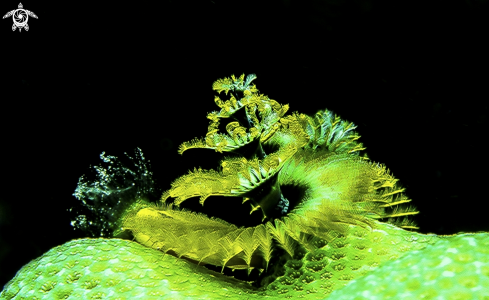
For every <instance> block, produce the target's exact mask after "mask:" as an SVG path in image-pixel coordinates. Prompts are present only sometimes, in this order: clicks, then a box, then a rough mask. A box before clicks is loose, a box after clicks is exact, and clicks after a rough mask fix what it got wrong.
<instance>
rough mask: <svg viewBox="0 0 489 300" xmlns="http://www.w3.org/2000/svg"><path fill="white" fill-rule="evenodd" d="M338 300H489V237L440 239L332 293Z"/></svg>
mask: <svg viewBox="0 0 489 300" xmlns="http://www.w3.org/2000/svg"><path fill="white" fill-rule="evenodd" d="M331 299H335V300H342V299H348V300H380V299H444V300H469V299H486V300H487V299H489V234H487V233H479V234H460V235H457V236H453V237H444V238H441V240H440V241H438V242H437V243H436V244H434V245H433V246H430V247H427V248H426V249H424V250H421V251H413V252H410V253H408V254H406V255H405V256H403V257H402V258H400V259H398V260H394V261H390V262H388V263H385V264H384V265H382V266H381V267H380V268H378V269H376V270H374V271H372V272H371V273H369V274H368V275H366V276H364V277H361V278H358V279H357V280H354V281H352V282H351V283H350V284H349V285H348V286H346V287H345V288H343V289H340V290H338V291H335V292H333V293H332V294H331Z"/></svg>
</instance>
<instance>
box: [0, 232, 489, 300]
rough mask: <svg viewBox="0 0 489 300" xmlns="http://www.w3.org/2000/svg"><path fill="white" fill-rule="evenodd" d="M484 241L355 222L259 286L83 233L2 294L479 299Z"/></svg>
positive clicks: (488, 242)
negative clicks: (370, 227) (372, 227)
mask: <svg viewBox="0 0 489 300" xmlns="http://www.w3.org/2000/svg"><path fill="white" fill-rule="evenodd" d="M488 249H489V234H487V233H480V234H461V235H457V236H449V237H438V236H436V235H423V234H418V233H413V232H408V231H405V230H402V229H399V228H397V227H395V226H392V225H388V224H385V225H383V227H382V229H381V230H374V231H369V230H365V229H363V228H361V227H357V228H354V229H352V232H351V234H350V235H348V236H344V237H340V238H338V239H337V240H335V241H334V242H333V243H330V244H328V245H326V246H324V247H322V248H319V249H317V250H316V251H313V252H310V253H307V255H305V256H304V257H303V258H302V259H299V260H289V261H287V262H286V263H285V265H284V269H285V274H284V275H283V276H280V277H278V278H277V279H276V280H275V281H274V282H273V283H272V284H270V285H269V286H268V288H267V289H257V288H254V287H253V286H251V285H250V283H248V282H244V281H241V280H237V279H234V278H232V277H228V276H225V275H223V274H220V273H217V272H214V271H211V270H208V269H206V268H205V267H202V266H197V265H195V264H192V263H189V262H187V261H185V260H182V259H177V258H175V257H173V256H170V255H165V254H163V253H161V252H160V251H157V250H153V249H150V248H147V247H144V246H142V245H140V244H138V243H135V242H131V241H128V240H121V239H101V238H99V239H81V240H74V241H70V242H68V243H66V244H64V245H61V246H59V247H56V248H53V249H51V250H50V251H48V252H47V253H46V254H44V255H43V256H41V257H40V258H38V259H36V260H33V261H32V262H30V263H29V264H27V265H26V266H24V267H23V268H22V269H21V270H20V271H19V272H18V273H17V275H16V276H15V277H14V278H13V279H12V280H11V281H10V282H9V283H8V284H7V285H6V287H5V289H4V290H3V291H2V293H1V294H0V299H2V300H10V299H283V298H294V299H295V298H298V297H303V298H305V299H358V300H359V299H401V298H402V299H487V297H489V294H488V293H489V292H488V291H489V250H488ZM401 256H402V257H401ZM378 266H380V267H378ZM377 267H378V268H377ZM354 278H358V279H356V280H352V281H351V282H350V284H348V285H347V286H346V287H344V288H343V289H341V287H342V286H344V285H346V284H347V283H348V281H350V280H351V279H354ZM334 290H337V291H336V292H333V293H332V294H331V295H330V296H328V295H329V294H330V293H331V292H332V291H334ZM409 297H411V298H409ZM437 297H438V298H437ZM440 297H441V298H440ZM484 297H486V298H484Z"/></svg>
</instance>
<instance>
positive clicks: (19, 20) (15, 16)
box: [3, 3, 37, 32]
mask: <svg viewBox="0 0 489 300" xmlns="http://www.w3.org/2000/svg"><path fill="white" fill-rule="evenodd" d="M10 16H12V20H14V25H12V31H15V29H16V28H19V32H21V31H22V28H24V29H25V31H29V25H27V20H29V16H31V17H33V18H36V19H37V16H36V14H34V13H33V12H32V11H30V10H27V9H24V8H23V6H22V3H19V8H18V9H14V10H12V11H9V12H8V13H6V14H5V16H3V18H4V19H5V18H8V17H10Z"/></svg>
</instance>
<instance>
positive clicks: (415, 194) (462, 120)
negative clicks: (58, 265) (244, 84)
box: [0, 0, 489, 286]
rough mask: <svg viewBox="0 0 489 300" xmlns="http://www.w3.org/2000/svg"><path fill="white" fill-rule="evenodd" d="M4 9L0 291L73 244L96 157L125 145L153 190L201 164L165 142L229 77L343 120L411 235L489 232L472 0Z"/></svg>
mask: <svg viewBox="0 0 489 300" xmlns="http://www.w3.org/2000/svg"><path fill="white" fill-rule="evenodd" d="M22 4H23V5H24V8H25V9H28V10H31V11H32V12H34V13H35V14H36V15H37V16H38V17H39V19H34V18H29V22H28V24H29V26H30V29H29V31H28V32H25V31H24V30H22V32H19V31H18V29H17V30H16V31H15V32H12V30H11V26H12V20H11V18H8V19H3V20H1V23H0V25H1V26H0V51H1V56H0V57H1V59H2V61H1V69H0V71H1V76H2V78H1V81H0V85H1V86H0V90H1V94H0V99H1V101H0V107H1V109H0V114H1V117H0V120H1V121H0V122H1V123H0V125H1V127H0V128H1V132H2V134H1V151H2V155H1V162H2V164H1V166H2V168H1V170H2V175H3V176H2V181H1V191H2V193H0V197H1V198H0V286H2V285H3V284H5V283H6V282H7V281H8V280H10V279H11V278H12V277H13V276H14V275H15V272H16V271H17V270H19V269H20V268H21V267H22V266H23V265H24V264H26V263H27V262H29V261H30V260H32V259H34V258H36V257H39V256H40V255H42V254H43V253H44V252H46V251H47V250H49V249H50V248H52V247H54V246H57V245H60V244H63V243H65V242H67V241H69V240H71V239H74V238H81V237H83V233H81V232H79V231H74V230H73V229H72V227H71V226H70V217H71V215H70V214H69V213H68V212H67V209H69V208H70V207H73V205H75V203H76V199H75V198H74V197H73V196H72V193H73V191H74V189H75V187H76V184H77V181H78V178H79V176H81V175H82V174H84V173H86V172H87V171H88V167H89V165H90V164H98V163H99V154H100V153H101V152H102V151H106V153H108V154H112V155H116V156H119V155H121V154H122V153H123V152H125V151H127V152H132V151H133V149H134V148H135V147H137V146H138V147H141V148H142V150H143V152H144V153H145V156H146V158H148V159H150V160H151V163H152V166H153V171H154V173H155V177H156V179H157V180H158V182H159V183H160V184H161V187H162V188H163V189H167V188H169V186H170V182H171V181H172V180H174V179H175V178H176V177H178V176H180V175H183V174H184V173H186V172H187V170H188V169H190V168H193V167H194V166H196V167H198V166H201V167H203V168H214V167H216V166H217V160H215V159H217V157H218V156H216V155H215V153H209V152H206V151H205V150H194V151H188V152H186V153H185V154H184V155H183V156H180V155H178V154H177V147H178V145H180V144H181V143H182V142H184V141H188V140H190V139H192V138H194V137H201V136H204V135H205V133H206V132H207V124H208V120H207V119H206V118H205V116H206V114H207V113H208V112H210V111H213V110H217V106H215V104H214V102H213V99H214V93H213V91H212V89H211V86H212V83H213V81H215V80H216V79H218V78H222V77H226V76H230V75H231V74H235V75H241V74H242V73H245V74H249V73H256V74H257V76H258V79H257V80H255V83H256V84H257V87H258V89H259V90H260V92H262V93H264V94H266V95H268V96H269V97H270V98H272V99H275V100H277V101H279V102H280V103H289V104H290V111H300V112H304V113H308V114H312V113H314V112H316V111H317V110H319V109H324V108H328V109H330V110H333V111H334V112H335V113H337V114H339V115H340V116H341V117H342V118H344V119H347V120H349V121H352V122H354V123H355V124H357V125H358V132H359V133H360V135H361V136H362V138H361V140H362V141H363V143H364V145H365V146H366V147H367V153H368V154H369V156H370V158H371V159H372V160H373V161H376V162H380V163H384V164H385V165H386V166H387V167H388V168H389V169H390V170H391V171H392V172H393V174H394V175H395V176H396V177H397V178H399V179H400V182H401V183H402V184H403V185H404V186H405V187H407V194H408V196H409V197H411V198H412V199H413V200H414V201H413V203H414V204H415V205H416V206H417V207H418V209H419V210H420V211H421V213H420V214H419V216H418V217H417V218H416V220H417V221H418V224H419V225H420V227H421V230H420V231H421V232H423V233H428V232H433V233H437V234H454V233H457V232H461V231H466V232H467V231H468V232H473V231H482V230H485V231H488V230H489V221H488V218H487V207H486V206H487V202H488V197H487V186H488V184H487V178H488V176H487V171H488V167H489V166H488V162H487V154H486V153H487V151H488V147H487V145H486V143H487V142H486V140H487V133H488V131H487V129H488V128H487V127H488V126H487V124H488V119H487V116H488V100H489V92H488V89H489V88H488V79H489V76H488V70H489V68H488V67H489V63H488V58H487V57H488V55H487V53H489V51H488V50H489V47H488V46H487V45H488V43H487V40H488V35H489V30H488V29H489V26H488V22H489V21H488V20H489V9H488V6H489V3H488V1H482V0H479V1H477V0H466V1H463V0H448V1H447V0H444V1H433V0H428V1H427V0H423V1H421V0H414V1H392V0H385V1H384V0H357V1H342V0H336V1H319V0H317V1H312V0H302V1H298V0H288V1H271V0H262V1H239V2H237V1H219V0H213V1H206V0H201V1H171V2H170V1H155V2H151V1H131V2H129V1H126V2H104V3H103V4H102V3H101V1H96V2H95V1H81V2H63V3H61V2H41V1H27V2H26V1H24V2H23V3H22ZM17 5H18V2H16V1H2V4H1V6H0V13H1V14H2V15H3V14H5V13H7V12H8V11H10V10H12V9H16V8H17ZM208 151H210V150H208ZM210 152H212V151H210Z"/></svg>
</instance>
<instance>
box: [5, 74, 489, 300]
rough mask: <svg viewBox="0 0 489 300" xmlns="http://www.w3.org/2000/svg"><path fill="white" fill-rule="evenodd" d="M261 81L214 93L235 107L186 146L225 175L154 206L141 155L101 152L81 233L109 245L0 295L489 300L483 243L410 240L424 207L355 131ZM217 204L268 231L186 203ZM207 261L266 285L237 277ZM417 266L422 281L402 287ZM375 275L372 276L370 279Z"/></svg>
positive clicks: (82, 192)
mask: <svg viewBox="0 0 489 300" xmlns="http://www.w3.org/2000/svg"><path fill="white" fill-rule="evenodd" d="M255 78H256V76H255V75H249V76H247V77H246V78H245V77H244V75H242V76H241V77H238V78H236V77H234V76H232V77H231V78H224V79H220V80H217V81H216V82H215V83H214V85H213V89H214V90H216V91H217V92H218V93H220V94H221V93H224V95H225V96H226V97H228V99H225V100H223V99H221V98H220V97H219V96H216V98H215V103H216V104H217V105H218V106H219V108H220V110H219V111H216V112H212V113H210V114H208V116H207V118H208V119H209V120H210V125H209V127H208V132H207V135H206V136H205V138H202V139H195V140H192V141H189V142H185V143H183V144H182V145H181V146H180V148H179V152H180V153H183V152H185V151H187V150H189V149H193V148H205V149H213V150H215V151H217V152H219V153H223V154H224V153H225V154H226V155H227V156H225V157H224V158H223V159H222V161H221V162H220V164H219V168H218V169H217V170H202V169H200V168H199V169H194V170H193V171H190V172H189V173H188V174H186V175H184V176H182V177H180V178H177V179H176V180H175V181H174V182H173V183H172V185H171V188H170V189H169V190H168V191H165V192H163V195H162V197H161V200H160V201H158V202H157V203H152V202H151V201H150V200H151V197H152V195H154V194H155V193H157V188H156V187H155V186H154V182H153V181H152V179H151V174H152V173H151V172H150V171H149V168H148V166H147V164H146V161H145V159H144V156H143V155H142V153H141V151H140V150H139V149H137V151H136V156H135V157H134V158H132V157H129V158H130V160H131V161H132V162H133V164H134V168H130V167H126V166H125V165H124V164H122V163H121V162H120V160H118V159H117V158H116V157H113V156H106V155H105V154H104V153H102V155H101V158H102V159H103V162H104V163H105V164H106V166H97V167H95V170H96V171H97V176H98V179H97V180H95V181H88V180H87V179H86V178H85V177H83V176H82V178H80V181H79V184H78V187H77V189H76V191H75V196H76V197H77V198H78V199H80V200H81V201H82V202H83V203H84V204H85V206H86V207H87V208H88V212H87V213H86V214H83V215H80V216H78V218H77V219H76V220H75V221H74V222H73V224H74V225H75V226H76V227H78V228H82V229H84V230H85V231H87V232H88V233H90V234H92V235H99V236H103V237H105V238H98V239H81V240H75V241H71V242H69V243H67V244H65V245H62V246H59V247H56V248H54V249H52V250H51V251H49V252H47V253H46V254H45V255H43V256H42V257H41V258H39V259H37V260H34V261H32V262H31V263H29V264H28V265H26V266H25V267H24V268H23V269H22V270H21V271H19V273H18V274H17V275H16V277H15V278H14V279H13V280H12V281H10V282H9V283H8V284H7V285H6V287H5V289H4V290H3V292H2V294H1V296H0V299H24V298H28V297H30V298H33V299H57V298H60V299H81V298H85V299H134V298H141V299H224V298H231V299H262V298H270V299H274V298H277V299H278V298H296V297H297V298H299V297H301V298H306V299H326V298H327V297H328V296H329V295H330V294H331V293H332V292H333V291H336V290H338V292H337V293H339V294H337V295H338V296H335V297H351V296H352V295H351V294H345V296H342V295H341V291H342V290H347V289H349V290H351V291H352V292H350V293H355V295H354V296H357V297H359V298H360V299H362V298H361V297H364V296H365V295H366V294H364V292H368V293H369V296H368V297H367V298H366V299H370V298H372V297H377V299H387V298H392V297H395V296H396V293H400V294H399V295H401V294H402V296H403V297H405V296H411V297H415V298H416V297H418V298H419V297H421V296H424V295H429V296H430V297H432V298H433V297H435V298H436V297H442V298H447V297H448V296H450V297H459V298H458V299H470V297H477V296H486V297H489V295H487V292H485V290H489V289H484V287H489V267H488V259H487V258H485V257H487V254H488V253H487V250H486V249H489V247H488V246H489V238H488V235H487V234H485V233H480V234H464V235H459V236H454V237H439V236H436V235H423V234H419V233H416V232H413V231H412V230H415V229H417V227H416V226H415V224H414V223H413V221H411V220H410V219H409V216H412V215H414V214H416V213H417V211H416V210H415V209H414V208H413V207H411V206H409V205H408V203H409V202H410V199H408V198H407V197H406V196H405V195H404V193H403V192H404V189H403V188H402V187H401V186H400V185H399V184H398V183H397V179H395V178H394V177H393V176H392V175H391V174H390V173H389V171H388V170H387V169H386V168H385V167H384V166H383V165H380V164H377V163H374V162H371V161H369V159H368V158H367V156H366V155H364V154H363V155H362V154H361V151H363V150H364V149H365V148H364V147H363V145H362V144H361V143H359V142H358V139H359V136H358V135H357V134H356V133H355V131H354V129H355V128H356V127H355V126H354V124H352V123H349V122H347V121H344V120H341V119H340V118H339V117H338V116H335V115H334V114H333V113H331V112H330V111H328V110H323V111H319V112H317V113H316V114H315V115H314V116H308V115H304V114H301V113H298V112H294V113H290V114H287V112H288V109H289V107H288V105H282V104H280V103H278V102H277V101H275V100H272V99H269V98H268V97H267V96H265V95H262V94H260V93H259V92H258V90H257V88H256V86H255V85H253V84H252V81H253V80H254V79H255ZM224 122H225V124H221V123H224ZM220 125H225V130H226V133H222V132H220V128H221V127H222V126H221V127H220ZM293 189H297V190H299V191H301V192H300V193H290V191H291V190H293ZM288 192H289V194H288ZM298 195H299V196H298ZM216 196H217V197H218V198H219V200H220V201H222V207H223V209H225V208H226V201H231V200H230V199H236V198H237V197H239V198H240V199H241V200H240V201H241V202H242V207H243V209H247V210H249V212H250V215H252V214H260V218H259V219H260V220H261V222H260V224H257V225H256V226H248V227H243V226H237V225H235V224H232V223H231V222H226V221H224V220H221V219H218V218H215V217H212V216H207V215H205V214H202V213H197V212H192V211H188V210H186V209H182V208H179V206H180V204H182V203H183V202H184V201H186V200H188V199H189V198H193V197H199V202H200V203H201V204H202V205H204V203H205V202H206V201H207V199H208V198H209V197H216ZM121 238H125V239H121ZM456 248H458V249H460V250H451V249H456ZM445 250H446V251H448V252H449V253H452V254H453V255H451V256H447V255H445V254H444V251H445ZM406 253H407V254H409V255H411V256H409V255H406ZM168 254H170V255H168ZM175 256H176V257H177V258H175ZM413 257H414V258H413ZM405 260H407V261H405ZM189 261H190V262H189ZM388 261H391V263H390V264H389V263H388ZM413 261H415V263H413ZM396 264H397V265H398V266H399V267H398V269H397V270H396V272H397V273H396V274H398V275H396V277H394V278H393V280H394V281H396V282H398V284H397V285H396V289H389V288H388V284H387V283H386V282H385V279H384V278H385V277H386V276H385V274H386V272H389V273H392V272H394V271H393V269H392V268H393V267H392V266H396ZM413 265H414V266H413ZM212 266H214V267H217V268H218V269H217V270H218V271H221V272H222V271H224V270H225V269H230V270H245V271H246V273H247V274H250V272H252V271H253V272H255V273H258V274H259V276H257V277H255V279H254V280H253V282H250V281H247V280H246V279H242V280H238V279H236V278H232V277H229V276H226V275H223V274H220V273H219V272H217V273H216V272H215V271H213V270H210V269H212V268H213V267H212ZM379 266H381V267H380V268H378V267H379ZM423 266H431V267H433V268H438V269H437V271H436V274H434V273H433V274H432V273H429V272H427V271H422V267H423ZM408 267H414V268H415V271H411V273H413V272H414V273H416V272H417V270H421V271H420V272H419V274H421V275H422V276H424V278H423V279H420V278H417V277H416V276H418V275H416V276H413V278H414V279H413V278H411V279H412V280H411V279H410V281H409V280H407V279H406V278H407V277H408V276H411V275H410V274H407V273H406V272H403V269H407V268H408ZM394 268H395V267H394ZM374 272H376V273H374ZM369 273H372V274H375V275H372V276H376V277H372V278H375V280H372V281H368V280H367V283H365V280H366V278H369V277H368V276H369ZM447 274H448V275H447ZM435 275H436V276H435ZM418 277H419V276H418ZM356 278H358V280H355V279H356ZM382 280H384V281H382ZM424 281H426V282H431V283H430V286H429V287H426V286H424V285H423V282H424ZM349 283H350V284H349ZM345 285H348V287H346V288H345V289H341V288H342V287H344V286H345ZM434 287H436V288H434ZM362 289H368V291H362ZM335 293H336V292H335ZM445 295H447V297H445ZM464 297H465V298H464ZM467 297H469V298H467Z"/></svg>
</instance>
